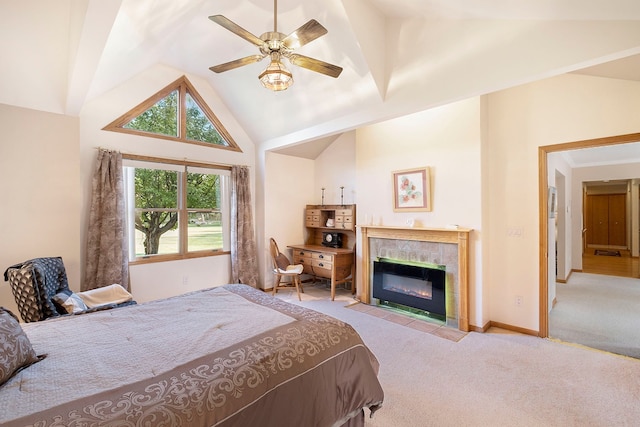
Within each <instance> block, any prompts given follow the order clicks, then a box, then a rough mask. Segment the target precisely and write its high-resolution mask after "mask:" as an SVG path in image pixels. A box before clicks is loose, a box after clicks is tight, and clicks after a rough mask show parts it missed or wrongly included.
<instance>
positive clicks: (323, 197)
mask: <svg viewBox="0 0 640 427" xmlns="http://www.w3.org/2000/svg"><path fill="white" fill-rule="evenodd" d="M322 206H324V187H322Z"/></svg>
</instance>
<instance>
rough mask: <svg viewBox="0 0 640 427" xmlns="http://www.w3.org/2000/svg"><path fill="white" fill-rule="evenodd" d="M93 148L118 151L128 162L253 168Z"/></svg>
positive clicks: (105, 149) (99, 148)
mask: <svg viewBox="0 0 640 427" xmlns="http://www.w3.org/2000/svg"><path fill="white" fill-rule="evenodd" d="M93 148H95V149H96V150H104V151H117V152H119V153H121V154H122V157H123V158H125V159H128V160H140V161H148V162H156V163H171V164H179V165H184V164H186V165H187V166H189V165H191V166H196V167H198V166H204V167H210V166H217V167H225V168H229V169H230V168H231V167H232V166H241V167H248V168H251V166H249V165H235V164H230V163H209V162H203V161H200V160H190V159H188V158H186V157H185V158H183V159H175V158H169V157H155V156H147V155H142V154H132V153H122V152H121V151H120V150H111V149H108V148H102V147H93Z"/></svg>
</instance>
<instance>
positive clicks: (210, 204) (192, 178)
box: [187, 172, 221, 219]
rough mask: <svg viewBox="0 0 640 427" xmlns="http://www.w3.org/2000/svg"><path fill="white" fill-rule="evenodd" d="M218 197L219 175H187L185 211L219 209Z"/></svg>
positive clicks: (190, 173)
mask: <svg viewBox="0 0 640 427" xmlns="http://www.w3.org/2000/svg"><path fill="white" fill-rule="evenodd" d="M220 196H221V194H220V175H214V174H207V173H192V172H188V173H187V209H213V210H217V209H220ZM189 219H191V218H189Z"/></svg>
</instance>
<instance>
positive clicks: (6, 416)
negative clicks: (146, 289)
mask: <svg viewBox="0 0 640 427" xmlns="http://www.w3.org/2000/svg"><path fill="white" fill-rule="evenodd" d="M176 298H177V299H180V300H182V301H183V302H185V303H186V306H187V307H189V308H188V309H186V310H184V309H180V310H178V309H176V299H175V298H174V299H167V300H160V301H153V302H149V303H145V304H140V305H138V306H133V307H137V308H136V309H135V310H131V308H132V307H122V308H117V309H113V310H106V311H101V312H97V313H91V314H83V315H80V316H71V317H63V318H56V319H52V320H47V321H44V322H39V323H29V324H25V325H23V328H24V330H25V331H26V333H27V335H28V336H29V339H30V340H31V343H32V344H33V347H34V349H35V350H36V352H37V353H38V354H42V353H47V354H48V357H47V358H46V359H44V360H43V361H41V362H39V363H36V364H35V365H32V366H30V367H29V368H28V369H26V370H24V371H22V372H21V373H20V375H17V376H16V377H14V378H13V379H11V380H10V381H9V382H8V383H7V384H5V385H4V386H3V387H2V388H0V424H1V423H2V422H3V420H10V419H14V418H17V417H20V416H23V415H25V414H29V413H33V412H36V411H41V410H43V409H46V408H49V407H53V406H55V405H58V404H61V403H63V402H66V401H70V400H73V399H77V398H80V397H82V396H88V395H90V394H93V393H96V392H97V391H99V390H103V389H111V388H115V387H118V386H121V385H124V384H129V383H132V382H134V381H137V380H142V379H144V378H148V377H153V376H156V375H158V374H160V373H162V372H166V371H168V370H170V369H173V368H175V367H176V366H179V365H182V364H183V363H186V362H188V361H191V360H193V359H195V358H197V357H200V356H203V355H205V354H208V353H212V352H214V351H216V350H220V349H223V348H225V347H228V346H229V345H231V344H232V343H236V342H238V341H241V340H243V339H245V338H249V337H251V336H253V335H256V334H258V333H261V332H265V331H267V330H270V329H272V328H276V327H278V326H281V325H285V324H288V323H290V322H292V321H293V319H292V318H291V317H289V316H287V315H285V314H282V313H280V312H278V311H275V310H271V309H269V308H266V307H257V306H256V304H252V303H250V302H249V301H247V300H246V299H244V298H242V297H240V296H238V295H236V294H234V293H232V292H229V291H228V290H226V289H223V288H215V289H212V290H209V291H199V292H194V293H191V294H186V295H182V296H179V297H176ZM212 306H215V307H216V309H215V310H214V309H212V308H211V307H212ZM181 307H184V305H182V306H181ZM167 317H170V318H171V319H172V321H171V322H168V323H169V325H168V327H163V328H155V327H154V325H155V324H156V321H157V320H159V319H164V320H166V318H167ZM164 323H165V324H166V323H167V322H164ZM45 325H46V328H44V326H45ZM113 330H118V331H121V332H119V333H118V334H114V333H113V332H112V331H113ZM122 331H125V332H124V333H123V332H122ZM184 331H189V334H190V335H191V337H193V338H195V339H193V340H191V341H189V342H185V341H184V340H182V339H181V338H180V337H181V336H183V334H184ZM149 334H151V336H152V337H153V339H151V340H149V339H148V338H146V339H144V340H143V339H142V336H143V335H144V336H146V337H149ZM72 336H75V337H79V338H81V340H82V343H83V344H82V345H74V346H70V345H69V343H70V342H71V339H70V337H72ZM74 341H75V340H74ZM75 342H77V341H75ZM116 349H117V351H116ZM123 355H126V356H123ZM115 357H117V358H119V360H118V361H117V364H118V366H119V368H118V370H115V371H114V370H112V369H109V368H107V367H108V366H113V365H112V364H111V365H110V364H109V363H108V362H106V361H107V360H108V359H109V358H115ZM81 361H84V362H83V363H80V362H81ZM86 361H90V363H86ZM80 366H87V367H88V370H89V371H90V372H84V373H81V372H77V371H75V369H80V368H78V367H80ZM70 368H72V369H70ZM87 376H88V377H90V378H93V381H91V382H87V381H78V380H77V378H81V377H84V378H86V377H87ZM36 389H39V390H40V391H41V392H39V393H35V392H34V391H35V390H36ZM42 391H44V393H45V394H44V395H45V396H49V397H48V398H47V399H46V400H42V399H33V398H32V396H42V395H43V394H42Z"/></svg>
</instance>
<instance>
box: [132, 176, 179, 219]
mask: <svg viewBox="0 0 640 427" xmlns="http://www.w3.org/2000/svg"><path fill="white" fill-rule="evenodd" d="M135 186H136V208H138V209H151V208H177V207H178V172H176V171H171V170H162V169H142V168H136V174H135Z"/></svg>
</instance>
